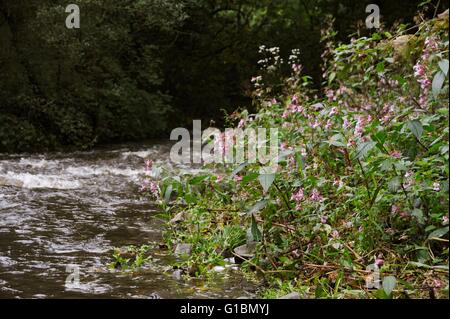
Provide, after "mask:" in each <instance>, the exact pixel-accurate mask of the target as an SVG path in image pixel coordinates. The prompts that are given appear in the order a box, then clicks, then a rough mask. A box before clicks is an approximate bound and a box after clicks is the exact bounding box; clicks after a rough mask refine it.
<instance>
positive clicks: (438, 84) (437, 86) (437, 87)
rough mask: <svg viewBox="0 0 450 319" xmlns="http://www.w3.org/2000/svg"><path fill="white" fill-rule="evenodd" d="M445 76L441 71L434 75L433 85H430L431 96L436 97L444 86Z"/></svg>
mask: <svg viewBox="0 0 450 319" xmlns="http://www.w3.org/2000/svg"><path fill="white" fill-rule="evenodd" d="M444 80H445V74H444V72H442V71H439V72H437V73H436V74H435V75H434V78H433V83H432V85H431V88H432V91H433V95H434V96H435V97H436V96H438V95H439V93H441V89H442V85H443V84H444Z"/></svg>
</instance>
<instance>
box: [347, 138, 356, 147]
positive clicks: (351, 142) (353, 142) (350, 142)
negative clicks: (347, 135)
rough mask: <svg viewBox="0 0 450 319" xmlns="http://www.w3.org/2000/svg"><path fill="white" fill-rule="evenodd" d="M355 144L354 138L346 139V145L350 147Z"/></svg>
mask: <svg viewBox="0 0 450 319" xmlns="http://www.w3.org/2000/svg"><path fill="white" fill-rule="evenodd" d="M355 145H356V142H355V141H354V140H352V139H349V140H348V142H347V147H352V146H355Z"/></svg>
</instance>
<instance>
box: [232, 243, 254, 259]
mask: <svg viewBox="0 0 450 319" xmlns="http://www.w3.org/2000/svg"><path fill="white" fill-rule="evenodd" d="M255 250H256V243H255V242H252V243H249V244H245V245H241V246H239V247H236V248H235V249H234V253H235V254H236V255H237V256H236V257H237V258H235V261H236V263H238V264H240V263H242V262H244V260H245V259H251V258H253V256H255ZM239 257H242V258H239Z"/></svg>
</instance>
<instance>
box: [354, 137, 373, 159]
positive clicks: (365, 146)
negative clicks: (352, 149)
mask: <svg viewBox="0 0 450 319" xmlns="http://www.w3.org/2000/svg"><path fill="white" fill-rule="evenodd" d="M376 144H377V143H376V142H374V141H368V142H363V143H361V144H359V145H358V148H357V149H356V155H355V156H356V158H357V159H361V158H363V157H365V156H366V155H367V153H368V152H369V151H370V150H371V149H372V148H374V146H375V145H376Z"/></svg>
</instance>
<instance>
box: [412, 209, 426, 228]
mask: <svg viewBox="0 0 450 319" xmlns="http://www.w3.org/2000/svg"><path fill="white" fill-rule="evenodd" d="M411 215H412V216H414V217H416V218H417V221H418V222H419V224H422V225H423V224H424V223H425V216H424V215H423V211H422V210H421V209H418V208H415V209H413V211H412V212H411Z"/></svg>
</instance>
